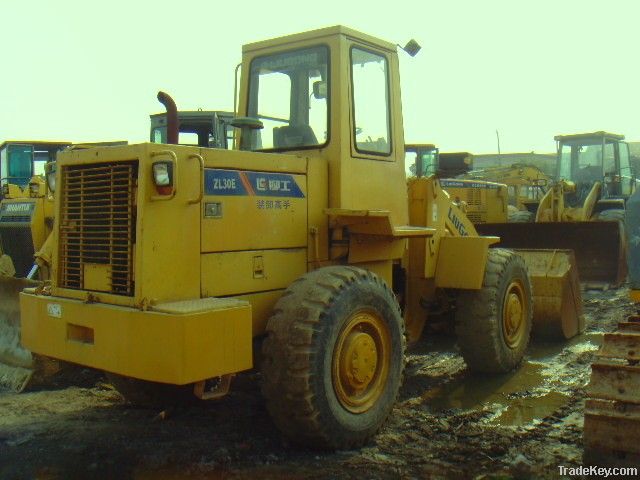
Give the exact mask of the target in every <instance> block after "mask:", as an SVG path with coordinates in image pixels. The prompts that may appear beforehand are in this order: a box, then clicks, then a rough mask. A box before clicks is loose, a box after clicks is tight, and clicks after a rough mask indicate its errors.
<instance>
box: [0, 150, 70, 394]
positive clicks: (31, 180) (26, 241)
mask: <svg viewBox="0 0 640 480" xmlns="http://www.w3.org/2000/svg"><path fill="white" fill-rule="evenodd" d="M69 145H70V143H69V142H44V141H36V142H33V141H7V142H4V143H2V145H0V184H1V188H2V200H1V201H0V253H1V254H2V256H1V258H0V385H3V386H7V387H9V388H11V389H14V390H18V391H20V390H22V389H23V388H24V387H25V386H26V384H27V382H28V381H29V380H30V378H31V376H32V374H33V371H34V368H35V363H34V358H33V357H32V355H31V353H30V352H29V351H28V350H26V349H24V348H23V347H22V346H21V345H20V311H19V297H18V294H19V292H20V291H21V290H22V289H24V288H26V287H33V286H36V285H38V282H37V281H36V280H40V279H45V278H48V272H47V271H46V270H44V271H42V272H40V274H38V275H36V273H35V272H33V274H32V277H33V278H31V279H27V276H28V275H29V272H30V271H31V269H32V267H33V265H34V256H35V255H36V253H37V252H40V251H41V249H43V246H44V244H45V241H46V239H47V237H48V236H49V233H50V232H51V229H52V227H53V210H54V208H53V197H52V196H51V195H50V192H49V191H48V188H47V185H46V182H45V180H44V175H45V174H46V169H47V165H50V163H51V162H52V161H53V160H54V159H55V155H56V153H57V152H59V151H61V150H62V149H64V148H66V147H68V146H69ZM50 178H51V179H53V177H50ZM46 257H47V255H46V254H45V253H42V254H41V255H40V256H39V258H43V259H45V260H44V261H40V265H41V266H42V267H43V268H45V269H46Z"/></svg>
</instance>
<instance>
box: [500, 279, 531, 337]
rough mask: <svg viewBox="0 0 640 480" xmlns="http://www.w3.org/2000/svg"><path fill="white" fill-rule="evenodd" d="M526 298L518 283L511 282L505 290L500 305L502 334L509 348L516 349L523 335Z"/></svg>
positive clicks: (520, 284)
mask: <svg viewBox="0 0 640 480" xmlns="http://www.w3.org/2000/svg"><path fill="white" fill-rule="evenodd" d="M526 305H527V304H526V298H525V295H524V288H523V286H522V283H521V282H520V281H517V280H516V281H513V282H511V284H509V287H508V288H507V293H506V295H505V297H504V303H503V305H502V333H503V334H504V340H505V343H506V344H507V345H508V346H509V348H512V349H513V348H517V347H518V345H520V342H521V341H522V339H523V337H524V334H525V323H526V315H527V308H526Z"/></svg>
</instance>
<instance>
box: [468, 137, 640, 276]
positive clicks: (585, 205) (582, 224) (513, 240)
mask: <svg viewBox="0 0 640 480" xmlns="http://www.w3.org/2000/svg"><path fill="white" fill-rule="evenodd" d="M555 138H556V141H557V143H558V157H557V180H555V181H553V182H551V183H550V184H549V185H548V188H547V191H546V193H545V195H544V196H543V197H542V198H541V199H540V201H539V203H538V204H533V203H531V204H529V205H528V207H529V208H531V211H534V208H535V223H495V224H485V225H478V227H477V228H478V231H479V232H480V233H483V234H486V235H490V234H492V235H498V236H500V238H501V240H502V245H504V246H506V247H509V248H564V249H571V250H573V251H574V252H575V257H576V262H577V266H578V272H579V276H580V279H581V281H584V282H587V283H589V284H591V285H594V286H595V285H600V286H603V287H606V286H613V287H616V286H619V285H620V284H622V282H624V279H625V278H626V262H625V251H626V242H625V236H624V224H623V222H622V220H623V218H624V207H625V202H626V199H627V198H628V197H629V195H630V194H631V193H632V192H633V191H634V190H635V188H636V185H637V180H636V179H635V177H633V175H631V171H630V167H629V148H628V145H627V144H626V143H625V142H623V141H622V140H623V139H624V136H622V135H616V134H612V133H607V132H594V133H586V134H575V135H559V136H556V137H555Z"/></svg>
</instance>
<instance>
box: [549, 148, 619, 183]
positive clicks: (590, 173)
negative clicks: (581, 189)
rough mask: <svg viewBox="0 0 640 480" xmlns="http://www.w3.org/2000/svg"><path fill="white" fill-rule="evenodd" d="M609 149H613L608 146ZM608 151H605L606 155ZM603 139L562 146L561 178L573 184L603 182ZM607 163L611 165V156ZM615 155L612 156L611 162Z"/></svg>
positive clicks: (559, 172) (560, 151)
mask: <svg viewBox="0 0 640 480" xmlns="http://www.w3.org/2000/svg"><path fill="white" fill-rule="evenodd" d="M607 147H612V145H611V144H608V145H607ZM606 152H607V151H605V153H606ZM602 153H603V152H602V139H593V140H591V141H580V142H578V141H576V142H569V143H564V142H563V143H561V144H560V150H559V155H560V168H559V171H558V176H559V178H562V179H564V180H571V181H573V182H576V183H578V182H587V183H593V182H595V181H598V180H602V177H603V165H602V159H603V155H602ZM605 156H606V157H607V158H606V160H607V162H606V163H610V160H609V158H608V157H609V155H605ZM612 159H613V155H611V160H612Z"/></svg>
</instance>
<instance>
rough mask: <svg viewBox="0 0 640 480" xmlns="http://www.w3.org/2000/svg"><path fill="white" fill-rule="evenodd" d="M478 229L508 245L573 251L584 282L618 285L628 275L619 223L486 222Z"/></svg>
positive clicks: (509, 246) (621, 229)
mask: <svg viewBox="0 0 640 480" xmlns="http://www.w3.org/2000/svg"><path fill="white" fill-rule="evenodd" d="M476 229H477V230H478V232H479V233H480V234H481V235H496V236H499V237H500V246H501V247H505V248H514V249H563V250H573V251H574V254H575V259H576V263H577V266H578V276H579V277H580V281H581V282H587V283H599V284H603V285H608V286H611V287H618V286H620V285H621V284H622V283H623V282H624V280H625V278H626V276H627V265H626V261H625V257H626V248H625V245H626V242H625V240H624V231H623V227H622V224H621V223H619V222H557V223H485V224H478V225H476Z"/></svg>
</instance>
